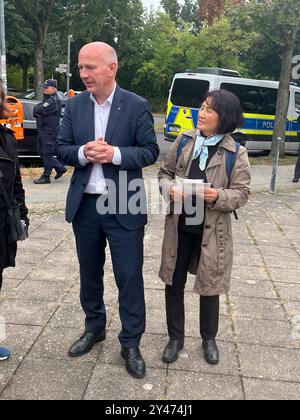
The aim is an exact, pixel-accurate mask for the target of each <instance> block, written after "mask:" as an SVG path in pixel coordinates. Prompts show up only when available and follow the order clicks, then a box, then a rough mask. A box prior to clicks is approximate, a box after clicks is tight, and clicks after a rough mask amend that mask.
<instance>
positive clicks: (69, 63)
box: [67, 35, 73, 93]
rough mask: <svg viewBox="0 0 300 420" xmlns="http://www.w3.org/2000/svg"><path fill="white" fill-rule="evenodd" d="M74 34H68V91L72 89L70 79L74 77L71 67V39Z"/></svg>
mask: <svg viewBox="0 0 300 420" xmlns="http://www.w3.org/2000/svg"><path fill="white" fill-rule="evenodd" d="M72 38H73V37H72V35H68V58H67V93H68V92H69V90H70V79H71V77H72V74H71V73H70V67H71V40H72Z"/></svg>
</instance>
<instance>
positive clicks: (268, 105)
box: [258, 87, 278, 115]
mask: <svg viewBox="0 0 300 420" xmlns="http://www.w3.org/2000/svg"><path fill="white" fill-rule="evenodd" d="M277 94H278V90H277V89H271V88H265V87H260V88H259V97H260V99H259V106H258V114H266V115H275V114H276V104H277Z"/></svg>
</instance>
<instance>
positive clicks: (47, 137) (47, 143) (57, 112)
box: [33, 79, 67, 184]
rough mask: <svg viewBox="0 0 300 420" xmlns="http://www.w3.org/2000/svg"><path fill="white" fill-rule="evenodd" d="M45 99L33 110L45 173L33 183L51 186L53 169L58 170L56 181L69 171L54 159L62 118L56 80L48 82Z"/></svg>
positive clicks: (46, 83) (45, 85)
mask: <svg viewBox="0 0 300 420" xmlns="http://www.w3.org/2000/svg"><path fill="white" fill-rule="evenodd" d="M43 87H44V99H43V101H42V102H41V103H39V104H38V105H36V106H35V107H34V108H33V115H34V116H35V118H36V121H37V129H38V151H39V154H40V155H41V157H42V159H43V166H44V173H43V175H42V176H41V178H39V179H37V180H35V181H33V182H34V183H35V184H50V183H51V180H50V175H51V172H52V169H53V168H54V169H55V170H56V176H55V179H59V178H60V177H61V176H62V175H63V174H64V173H65V172H67V169H66V168H65V167H64V166H63V165H62V164H61V163H60V162H59V161H58V160H57V159H56V158H55V157H54V154H55V151H56V140H57V135H58V130H59V123H60V118H61V103H60V100H59V97H58V95H57V82H56V80H53V79H49V80H46V81H45V83H44V85H43Z"/></svg>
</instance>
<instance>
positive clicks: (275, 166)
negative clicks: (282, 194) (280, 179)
mask: <svg viewBox="0 0 300 420" xmlns="http://www.w3.org/2000/svg"><path fill="white" fill-rule="evenodd" d="M281 142H282V138H281V137H277V141H276V144H275V150H274V158H273V169H272V178H271V190H270V194H275V192H276V191H275V189H276V178H277V169H278V162H279V153H280V144H281Z"/></svg>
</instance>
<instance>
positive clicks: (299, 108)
mask: <svg viewBox="0 0 300 420" xmlns="http://www.w3.org/2000/svg"><path fill="white" fill-rule="evenodd" d="M295 109H296V112H297V114H300V93H299V92H295Z"/></svg>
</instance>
